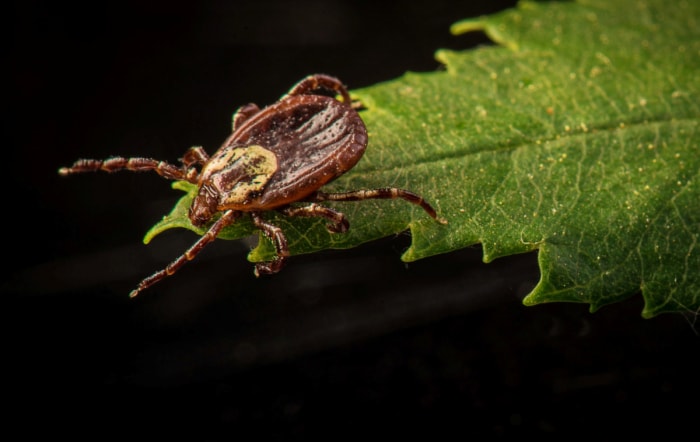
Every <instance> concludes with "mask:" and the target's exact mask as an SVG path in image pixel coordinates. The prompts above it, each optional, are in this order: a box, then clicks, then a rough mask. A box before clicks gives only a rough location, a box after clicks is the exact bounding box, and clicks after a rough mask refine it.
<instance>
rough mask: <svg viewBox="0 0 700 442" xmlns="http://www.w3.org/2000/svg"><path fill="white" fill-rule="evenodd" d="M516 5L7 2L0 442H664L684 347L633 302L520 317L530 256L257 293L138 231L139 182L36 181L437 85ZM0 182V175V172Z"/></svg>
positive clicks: (372, 249) (437, 264)
mask: <svg viewBox="0 0 700 442" xmlns="http://www.w3.org/2000/svg"><path fill="white" fill-rule="evenodd" d="M513 5H514V2H512V1H511V2H508V1H498V2H483V3H481V2H452V1H446V0H431V1H426V0H421V1H412V2H379V1H349V0H346V1H341V0H327V1H322V0H317V1H299V2H283V1H266V0H259V1H242V2H233V1H231V2H226V1H222V0H220V1H208V2H190V3H188V4H178V3H173V2H165V1H156V2H137V1H133V0H129V1H119V2H117V1H104V2H99V4H90V5H84V4H74V5H72V4H61V3H59V2H48V1H36V0H34V1H32V0H30V1H24V2H15V3H14V4H13V5H12V7H13V8H14V9H13V11H12V12H13V16H12V20H11V23H10V28H11V30H12V31H11V33H12V35H11V39H10V42H11V45H10V51H9V52H10V63H9V64H8V65H9V68H10V69H9V70H10V74H11V76H10V78H11V81H12V82H11V84H10V88H9V89H10V91H9V95H10V97H11V101H10V103H11V104H10V106H8V111H9V114H10V117H9V129H10V133H11V135H12V138H11V142H10V145H9V146H6V148H5V152H6V155H7V153H9V155H10V158H9V161H5V166H4V168H5V171H6V181H5V182H6V187H5V192H4V198H5V202H4V209H3V214H4V219H5V226H6V227H5V232H6V234H5V240H4V253H3V254H4V258H5V259H4V260H3V261H4V264H3V268H2V269H3V270H2V271H3V273H4V274H5V276H4V277H3V278H2V285H1V286H0V289H1V290H2V299H3V300H4V301H5V303H4V306H3V309H2V312H3V313H4V316H5V317H6V318H5V320H4V321H3V322H4V323H5V324H6V325H7V328H6V332H5V333H4V336H5V344H4V350H5V351H4V352H3V355H4V357H3V366H4V368H5V370H6V374H5V380H6V384H7V385H6V387H5V388H4V390H5V391H6V392H7V393H9V394H4V395H3V397H4V399H5V402H6V408H9V409H10V413H9V414H7V413H5V417H6V419H7V420H8V422H9V423H11V424H14V425H15V426H17V428H18V429H21V430H22V431H23V432H24V433H23V434H24V435H35V434H38V433H39V432H43V431H47V432H49V434H52V435H57V436H58V435H63V436H72V437H73V438H78V439H80V438H90V439H97V440H102V439H104V438H106V437H107V436H123V437H129V438H132V437H134V436H136V437H139V436H141V435H144V436H151V437H153V436H155V437H163V438H164V437H169V438H171V439H172V438H176V436H180V437H181V438H182V439H186V440H226V439H235V438H237V437H243V438H245V436H254V437H258V438H269V439H283V440H295V439H301V440H308V439H311V438H317V437H319V438H320V437H323V438H324V439H329V440H336V439H350V438H355V437H362V436H370V435H373V436H376V437H391V436H393V437H402V436H408V435H410V436H414V437H416V436H417V437H439V436H441V435H450V436H452V437H454V436H456V437H467V436H476V437H478V438H480V439H484V438H492V437H498V436H517V437H520V436H524V435H542V434H554V435H557V436H562V437H578V438H593V437H595V438H596V439H597V440H601V439H602V440H611V439H613V438H615V437H616V436H618V435H627V436H632V435H636V434H645V435H651V434H654V433H658V434H673V432H675V431H683V430H684V429H690V430H692V429H693V425H695V424H694V422H693V418H697V411H698V410H697V405H694V404H693V403H691V402H690V401H691V400H696V397H697V393H698V390H699V388H698V386H699V385H700V384H699V382H698V368H699V367H700V363H699V362H698V355H699V352H698V350H699V349H700V347H699V346H698V344H699V342H700V341H699V338H698V328H699V326H698V324H697V323H696V319H695V318H692V317H684V316H682V315H664V316H660V317H657V318H654V319H651V320H643V319H641V317H640V312H641V309H642V300H641V297H640V296H635V297H633V298H630V299H629V300H628V301H625V302H622V303H619V304H615V305H611V306H608V307H605V308H603V309H601V310H600V311H598V312H596V313H593V314H591V313H589V312H588V308H587V306H585V305H577V304H551V305H543V306H538V307H531V308H526V307H524V306H522V304H521V302H520V301H521V299H522V297H523V296H524V295H525V294H527V292H528V291H529V290H530V289H531V288H532V287H533V286H534V284H535V283H536V282H537V278H538V271H537V263H536V260H537V256H536V254H528V255H521V256H514V257H508V258H502V259H499V260H497V261H496V262H493V263H490V264H484V263H482V262H481V250H480V248H479V247H478V246H475V247H472V248H469V249H465V250H461V251H458V252H454V253H450V254H445V255H441V256H436V257H432V258H428V259H424V260H421V261H418V262H415V263H410V264H405V263H402V262H401V261H400V259H399V257H400V255H401V253H402V252H403V250H405V248H406V247H408V245H409V244H410V238H409V237H408V236H407V235H406V234H403V235H398V236H396V237H391V238H386V239H384V240H380V241H377V242H375V243H371V244H366V245H364V246H361V247H358V248H356V249H353V250H346V251H328V252H324V253H318V254H314V255H309V256H301V257H294V258H293V259H291V260H290V262H289V265H288V266H287V267H286V268H285V269H284V271H283V272H281V273H280V274H278V275H275V276H273V277H268V278H260V279H255V278H254V277H253V273H252V264H250V263H249V262H247V261H246V254H247V251H248V250H249V249H250V247H251V243H250V242H245V241H237V242H231V241H217V242H215V243H214V244H212V245H211V246H209V247H208V248H207V249H205V251H204V252H203V253H202V254H200V256H199V257H198V258H197V260H196V261H195V262H192V263H190V264H188V265H187V266H186V267H185V268H183V269H182V270H181V271H180V272H179V273H178V274H177V275H176V276H175V277H172V278H169V279H167V280H165V281H163V282H161V283H160V284H158V285H156V286H154V287H153V288H152V289H149V290H148V291H146V292H144V293H143V294H142V297H140V298H139V299H135V300H129V299H128V298H127V294H128V293H129V291H130V290H131V289H132V288H133V287H134V286H135V284H137V283H138V282H139V281H140V280H141V279H142V278H143V277H145V276H147V275H149V274H150V273H152V272H153V271H155V270H158V269H161V268H163V267H164V266H165V265H166V264H167V263H168V262H170V260H172V259H174V258H175V257H176V256H178V255H179V254H180V253H182V252H183V251H184V250H185V249H186V248H187V247H188V246H189V245H190V244H191V243H192V242H194V240H195V239H196V237H195V236H194V235H193V234H192V233H190V232H187V231H184V230H183V231H170V232H167V233H165V234H163V235H161V236H159V237H158V238H156V239H155V240H154V242H153V243H151V244H150V245H148V246H145V245H143V244H142V243H141V238H142V237H143V235H144V233H145V232H146V230H147V229H148V228H149V227H150V226H151V225H152V224H154V223H155V222H156V221H157V220H158V219H160V217H161V216H163V215H164V214H166V213H167V212H168V211H169V210H170V208H171V207H172V206H173V204H174V203H175V201H176V200H177V199H178V198H179V196H180V194H179V192H176V191H173V190H171V189H170V185H169V183H168V182H167V181H165V180H163V179H161V178H160V177H158V176H157V175H156V174H134V173H127V172H125V173H121V174H118V175H111V176H108V175H106V174H101V175H100V174H95V175H83V176H75V177H70V178H60V177H58V175H57V174H56V170H57V169H58V168H59V167H60V166H65V165H69V164H71V163H72V162H73V161H74V160H75V159H77V158H80V157H94V158H104V157H108V156H110V155H123V156H149V157H154V158H158V159H164V160H168V161H171V162H175V161H177V158H179V157H180V156H181V155H182V153H183V152H184V151H185V150H186V149H187V148H188V147H190V146H193V145H203V146H205V148H206V149H207V151H208V152H210V153H211V152H213V151H214V150H216V148H218V146H219V144H220V143H221V142H222V141H223V140H224V138H226V136H227V135H228V133H229V129H230V118H231V114H232V113H233V111H234V110H235V109H236V107H237V106H238V105H240V104H242V103H247V102H250V101H255V102H257V103H258V104H261V105H265V104H269V103H271V102H273V101H275V100H276V99H277V98H279V96H280V95H282V94H283V93H284V92H286V90H287V89H289V87H290V86H291V85H293V84H294V83H296V81H298V80H299V79H301V78H303V77H304V76H305V75H307V74H310V73H316V72H323V73H328V74H332V75H335V76H338V77H339V78H341V79H342V80H343V81H344V82H345V83H346V84H347V85H348V86H349V87H350V88H351V89H355V88H360V87H363V86H369V85H372V84H375V83H377V82H382V81H387V80H391V79H393V78H396V77H398V76H400V75H402V74H403V73H404V72H406V71H407V70H412V71H432V70H435V69H439V68H440V67H439V65H438V63H437V62H436V61H435V60H434V58H433V53H434V51H435V50H436V49H438V48H452V49H468V48H472V47H475V46H478V45H487V44H491V43H490V42H489V40H488V39H487V38H486V37H485V36H484V35H483V34H479V33H474V34H470V35H464V36H459V37H454V36H451V35H450V34H449V26H450V25H451V24H452V23H454V22H455V21H458V20H460V19H462V18H467V17H474V16H478V15H481V14H487V13H493V12H496V11H499V10H502V9H504V8H507V7H511V6H513ZM8 172H9V176H7V173H8Z"/></svg>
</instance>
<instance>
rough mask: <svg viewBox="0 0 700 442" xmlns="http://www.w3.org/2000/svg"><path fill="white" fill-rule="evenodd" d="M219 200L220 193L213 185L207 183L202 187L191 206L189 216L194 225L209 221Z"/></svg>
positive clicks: (200, 225) (199, 225) (201, 224)
mask: <svg viewBox="0 0 700 442" xmlns="http://www.w3.org/2000/svg"><path fill="white" fill-rule="evenodd" d="M218 202H219V198H218V193H217V192H216V191H215V190H214V189H212V188H211V186H209V185H206V184H205V185H203V186H202V187H200V188H199V193H197V196H196V197H195V198H194V200H193V201H192V205H191V206H190V211H189V217H190V221H192V225H194V226H195V227H202V226H203V225H205V224H206V223H207V222H209V220H210V219H211V217H212V216H214V213H216V207H217V205H218Z"/></svg>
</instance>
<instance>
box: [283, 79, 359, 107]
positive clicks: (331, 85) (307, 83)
mask: <svg viewBox="0 0 700 442" xmlns="http://www.w3.org/2000/svg"><path fill="white" fill-rule="evenodd" d="M320 90H325V91H328V92H335V93H336V94H340V95H341V96H342V97H343V102H344V103H346V104H350V102H351V100H350V94H349V93H348V90H347V89H346V88H345V85H344V84H343V83H342V82H341V81H340V80H338V79H337V78H335V77H331V76H330V75H325V74H315V75H309V76H308V77H306V78H304V79H303V80H301V81H300V82H299V83H297V84H296V85H294V87H293V88H292V89H290V91H289V92H288V93H287V96H289V95H310V94H313V93H315V92H318V91H320Z"/></svg>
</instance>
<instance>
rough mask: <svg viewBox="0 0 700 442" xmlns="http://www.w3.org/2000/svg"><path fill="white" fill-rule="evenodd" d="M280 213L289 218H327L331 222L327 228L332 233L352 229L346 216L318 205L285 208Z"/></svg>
mask: <svg viewBox="0 0 700 442" xmlns="http://www.w3.org/2000/svg"><path fill="white" fill-rule="evenodd" d="M280 212H282V213H284V214H285V215H287V216H304V217H311V216H319V217H321V218H326V219H327V220H328V221H330V224H327V225H326V228H327V229H328V231H329V232H331V233H344V232H347V231H348V229H349V228H350V223H349V222H348V219H347V218H346V217H345V215H343V214H342V213H340V212H338V211H336V210H333V209H330V208H328V207H323V206H319V205H318V204H310V205H308V206H302V207H285V208H284V209H280Z"/></svg>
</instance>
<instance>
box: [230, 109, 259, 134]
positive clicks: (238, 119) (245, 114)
mask: <svg viewBox="0 0 700 442" xmlns="http://www.w3.org/2000/svg"><path fill="white" fill-rule="evenodd" d="M258 112H260V108H259V107H258V105H257V104H255V103H248V104H246V105H244V106H241V107H239V108H238V110H237V111H236V113H235V114H233V130H234V132H235V130H236V129H238V128H239V127H241V124H243V122H244V121H246V120H247V119H248V118H250V117H252V116H253V115H255V114H257V113H258Z"/></svg>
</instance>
